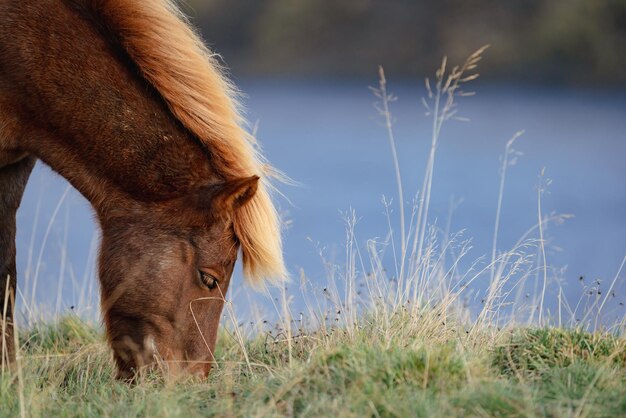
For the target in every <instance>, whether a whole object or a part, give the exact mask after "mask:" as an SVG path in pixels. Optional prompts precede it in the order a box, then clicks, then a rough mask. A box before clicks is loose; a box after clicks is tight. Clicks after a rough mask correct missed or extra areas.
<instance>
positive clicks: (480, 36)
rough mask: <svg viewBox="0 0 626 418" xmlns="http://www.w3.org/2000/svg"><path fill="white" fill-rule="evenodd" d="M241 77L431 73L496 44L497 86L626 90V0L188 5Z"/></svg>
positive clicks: (208, 1)
mask: <svg viewBox="0 0 626 418" xmlns="http://www.w3.org/2000/svg"><path fill="white" fill-rule="evenodd" d="M184 3H185V4H186V6H183V7H184V8H185V10H186V12H188V13H189V14H190V15H192V16H193V17H194V20H195V23H196V24H197V25H198V26H200V27H201V29H202V32H203V35H204V37H205V39H206V40H207V41H208V42H209V44H211V45H212V46H213V47H214V49H215V50H216V51H217V52H219V53H221V54H222V55H223V56H224V59H225V60H226V62H227V63H228V65H229V66H230V67H231V68H232V70H233V72H234V73H236V74H239V75H251V74H256V75H280V76H289V75H293V76H297V77H301V76H359V75H371V74H372V73H373V72H375V69H376V67H377V65H379V64H383V65H384V66H385V68H386V70H387V72H389V73H392V74H395V75H400V76H401V75H416V74H418V75H422V74H430V73H432V72H433V68H434V67H435V66H436V63H437V62H439V60H440V59H441V56H442V55H444V54H445V55H448V56H449V57H450V58H451V59H452V60H453V61H455V62H456V61H458V60H460V59H462V58H463V57H465V56H466V55H467V54H469V53H470V52H472V51H473V50H475V49H476V48H478V47H479V46H481V45H483V44H491V45H492V48H491V50H490V51H489V53H488V54H487V55H486V60H488V62H487V63H486V64H485V65H484V66H482V68H483V72H484V73H488V74H489V76H490V77H491V78H492V79H502V80H518V81H537V82H555V83H559V84H564V83H565V84H586V85H608V84H613V85H615V84H618V85H624V84H626V72H625V71H624V68H626V0H423V1H420V0H195V1H194V0H186V1H185V2H184Z"/></svg>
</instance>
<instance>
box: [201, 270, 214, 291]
mask: <svg viewBox="0 0 626 418" xmlns="http://www.w3.org/2000/svg"><path fill="white" fill-rule="evenodd" d="M198 272H199V273H200V281H201V282H202V284H203V285H205V286H206V287H207V288H209V289H211V290H212V289H215V288H216V287H217V284H218V280H217V279H216V278H215V277H214V276H212V275H211V274H209V273H206V272H204V271H202V270H198Z"/></svg>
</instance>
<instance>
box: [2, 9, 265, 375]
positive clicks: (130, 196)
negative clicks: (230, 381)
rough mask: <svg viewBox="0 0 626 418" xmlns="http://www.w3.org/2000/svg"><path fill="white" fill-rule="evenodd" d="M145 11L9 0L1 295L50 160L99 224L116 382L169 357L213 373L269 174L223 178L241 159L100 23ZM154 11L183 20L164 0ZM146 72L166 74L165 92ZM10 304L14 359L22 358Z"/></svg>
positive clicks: (5, 346)
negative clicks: (39, 165) (234, 279)
mask: <svg viewBox="0 0 626 418" xmlns="http://www.w3.org/2000/svg"><path fill="white" fill-rule="evenodd" d="M143 1H144V0H122V1H119V0H118V1H113V0H112V1H107V0H101V1H96V0H28V1H19V2H18V1H14V0H0V20H1V21H2V25H0V57H2V59H1V60H0V286H1V287H2V289H1V290H0V296H2V297H3V298H2V301H3V302H4V300H5V299H6V300H7V301H8V300H10V299H11V300H12V299H13V298H14V292H15V287H16V282H15V277H16V273H15V212H16V210H17V207H18V206H19V202H20V200H21V197H22V193H23V190H24V187H25V185H26V182H27V179H28V176H29V174H30V171H31V170H32V167H33V164H34V161H35V159H40V160H42V161H43V162H45V163H46V164H47V165H49V166H50V167H51V168H52V169H53V170H55V171H56V172H58V173H59V174H61V175H62V176H63V177H65V178H66V179H67V180H68V181H69V182H70V183H71V184H72V185H73V186H74V187H75V188H76V189H78V190H79V191H80V192H81V193H82V194H83V195H84V196H85V197H86V198H87V199H88V200H89V201H90V202H91V203H92V205H93V207H94V210H95V212H96V214H97V218H98V221H99V223H100V226H101V229H102V235H103V241H102V245H101V254H100V263H99V273H100V274H99V277H100V282H101V290H102V292H101V293H102V310H103V314H104V319H105V324H106V328H107V335H108V339H109V341H110V343H111V345H112V347H113V351H114V356H115V360H116V362H117V366H118V370H119V375H120V376H121V377H132V376H133V374H134V373H135V372H136V370H137V369H138V368H140V367H142V366H144V365H147V364H151V363H154V362H155V361H159V360H165V361H166V362H167V361H170V362H172V363H171V364H174V365H176V364H183V366H182V367H179V366H169V369H170V370H174V369H181V368H183V369H185V370H187V371H190V372H193V373H196V372H197V373H201V374H206V373H208V371H209V370H210V364H211V362H212V361H213V356H212V353H213V350H214V346H215V339H216V334H217V326H218V323H219V317H220V315H221V311H222V307H223V303H224V294H225V293H226V291H227V289H228V284H229V281H230V276H231V274H232V270H233V266H234V263H235V260H236V258H237V248H238V246H239V243H240V239H244V240H245V236H243V237H240V236H237V234H236V231H237V230H238V227H239V229H242V227H241V226H240V225H239V224H238V223H237V219H238V216H239V217H241V216H242V215H241V213H242V212H243V211H246V210H248V211H250V210H251V209H250V207H253V208H254V207H255V205H256V206H258V205H259V204H258V203H257V202H258V199H259V198H260V197H259V196H261V197H263V195H261V194H259V196H256V195H255V193H257V190H258V189H259V187H260V185H259V184H258V179H259V178H258V177H256V174H258V175H262V174H263V173H261V172H259V173H252V172H243V171H241V170H240V171H241V172H240V175H239V176H236V178H235V176H233V175H232V174H233V170H228V169H224V162H223V161H226V160H228V158H231V159H233V160H237V158H233V157H232V156H228V155H227V156H226V157H228V158H225V153H224V152H220V150H219V149H218V148H217V149H216V148H215V147H214V148H211V147H210V146H207V143H208V144H210V143H211V142H210V141H208V140H207V138H206V137H203V136H202V135H198V134H197V132H194V131H193V129H190V128H189V126H190V125H189V123H186V124H185V123H183V122H181V118H180V117H176V116H175V115H174V112H173V111H172V109H173V108H174V109H175V108H176V106H175V104H176V103H174V104H173V103H172V97H174V99H175V98H176V96H171V95H170V96H168V95H167V94H165V95H164V94H163V93H162V92H161V91H159V87H162V86H160V85H159V84H158V81H159V79H158V70H159V67H158V66H157V67H156V68H150V67H149V65H148V64H144V67H140V65H139V64H137V63H136V62H135V60H133V58H132V56H131V55H132V54H130V53H129V52H128V49H127V48H126V47H128V46H130V47H133V44H132V43H131V44H130V45H125V44H124V42H123V39H120V37H121V36H120V34H119V33H117V32H115V30H114V29H112V28H111V27H110V25H109V24H108V23H111V22H109V21H107V20H106V19H105V18H103V16H102V15H101V14H99V12H102V13H106V11H107V8H109V9H108V10H113V9H112V8H117V9H115V10H119V8H120V7H121V8H122V9H121V10H122V12H123V11H124V10H123V7H125V6H126V7H128V8H129V9H130V8H131V7H142V6H140V5H139V4H140V2H143ZM151 1H154V2H155V4H156V3H162V4H163V5H165V6H167V7H163V8H162V9H158V11H159V13H161V14H162V15H164V16H165V17H167V18H171V17H172V16H169V15H165V13H167V11H168V10H170V9H169V8H170V7H171V5H170V4H169V3H167V2H166V0H151ZM130 11H131V10H129V12H130ZM172 13H173V12H172ZM113 23H115V22H113ZM148 23H149V22H148ZM192 41H194V40H193V39H190V42H192ZM134 46H135V47H136V45H134ZM145 65H148V67H147V68H146V67H145ZM207 68H209V69H210V63H207ZM146 70H156V72H157V76H156V77H157V78H156V84H155V83H154V82H150V81H148V80H147V78H149V77H146V76H145V72H146ZM153 77H155V76H154V75H153ZM218 87H219V86H218ZM174 93H176V92H174ZM220 93H221V92H219V91H218V92H217V94H220ZM168 98H169V99H170V100H169V101H167V100H166V99H168ZM219 112H222V113H223V112H225V110H224V109H217V110H215V109H213V110H212V109H208V111H207V113H206V114H207V115H211V114H212V113H218V116H219ZM233 123H238V122H237V121H234V122H233ZM213 140H215V138H213ZM235 157H236V156H235ZM245 157H246V156H245V155H243V156H242V158H245ZM262 191H263V189H262ZM263 192H264V191H263ZM250 202H252V203H250ZM272 209H273V208H272ZM267 221H268V222H272V221H273V220H272V219H267ZM240 235H243V234H240ZM252 251H253V250H252ZM248 252H250V249H248ZM245 257H246V248H244V258H245ZM207 277H210V278H211V280H213V279H215V280H216V282H213V281H209V285H207ZM214 284H215V286H214ZM7 290H8V292H6V291H7ZM8 305H9V306H8V307H7V308H6V310H7V313H6V315H5V317H6V318H5V320H4V321H3V323H2V325H3V334H2V335H3V338H2V350H3V355H2V358H3V362H6V359H9V360H11V359H12V358H13V356H14V347H13V345H12V344H13V340H12V301H11V303H9V304H8Z"/></svg>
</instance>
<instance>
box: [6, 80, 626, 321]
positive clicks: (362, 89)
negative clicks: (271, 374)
mask: <svg viewBox="0 0 626 418" xmlns="http://www.w3.org/2000/svg"><path fill="white" fill-rule="evenodd" d="M374 82H375V80H373V81H372V84H373V83H374ZM240 85H241V87H242V90H243V91H244V92H245V93H246V94H247V96H248V98H247V100H246V105H247V108H248V114H249V119H250V120H251V121H252V122H257V123H258V124H257V126H258V128H257V136H258V138H259V140H260V142H261V143H262V145H263V148H264V152H265V155H266V156H267V157H268V159H269V160H270V161H271V162H272V163H273V164H274V165H275V166H276V167H278V168H279V169H280V170H282V171H283V172H285V173H286V174H287V175H288V176H289V177H291V178H292V179H293V180H294V181H296V182H298V185H297V186H280V190H281V191H282V192H283V193H284V195H285V196H286V197H287V198H288V200H287V199H279V202H280V208H281V211H282V212H283V213H284V215H285V217H286V219H288V220H289V227H288V229H287V230H286V232H285V256H286V259H287V264H288V267H289V269H290V271H291V272H292V273H294V276H298V274H299V273H298V272H299V271H300V269H303V270H304V272H305V273H306V275H307V277H309V279H310V280H311V281H312V282H314V283H320V286H322V285H323V284H322V283H324V280H325V270H324V265H323V263H322V262H321V260H320V256H319V252H320V251H322V252H323V253H324V254H325V257H326V258H328V259H330V260H335V261H336V262H337V263H339V264H341V263H343V258H342V257H343V253H344V251H345V248H344V246H345V235H346V232H345V222H344V220H343V215H342V213H345V212H346V211H348V210H350V209H351V208H353V209H354V210H355V211H356V214H357V217H358V219H359V221H358V224H357V228H356V236H357V240H358V241H359V242H360V243H365V241H366V240H367V239H370V238H379V239H380V240H381V241H382V240H384V239H385V237H386V236H387V234H388V232H389V227H388V224H387V218H386V216H385V207H384V205H383V203H382V197H383V196H385V197H386V198H387V200H393V201H392V203H391V208H392V209H393V210H394V213H393V214H392V218H393V220H392V226H393V228H395V229H396V231H397V217H396V212H397V197H396V183H395V174H394V168H393V163H392V157H391V152H390V148H389V143H388V140H387V136H386V132H385V130H384V128H383V127H382V126H381V125H380V117H379V116H378V115H377V114H376V111H375V109H374V108H373V106H372V103H373V102H374V101H375V99H374V97H373V96H372V94H371V92H370V91H369V90H368V88H367V87H368V84H367V83H366V82H337V81H316V82H299V81H289V82H279V81H272V80H248V81H243V82H241V83H240ZM389 89H390V90H391V91H393V92H394V93H395V94H396V95H397V96H398V98H399V99H398V101H397V102H394V103H393V104H392V112H393V114H394V117H395V119H396V123H395V126H394V130H395V138H396V145H397V148H398V154H399V160H400V166H401V171H402V175H403V181H404V190H405V199H406V200H407V208H406V210H407V211H409V212H410V201H411V200H412V197H413V196H415V194H416V193H417V191H418V189H419V187H420V186H421V183H422V179H423V175H424V171H425V166H426V161H427V156H428V150H429V146H430V127H431V120H430V119H429V118H427V117H425V116H424V108H423V106H422V104H421V102H420V98H421V97H422V95H423V94H424V91H423V89H422V88H421V83H417V82H416V83H410V82H401V83H397V84H394V83H391V84H390V86H389ZM476 90H477V92H478V94H477V95H476V96H474V97H467V98H462V99H461V101H460V102H459V115H461V116H464V117H467V118H469V119H470V121H469V122H460V121H452V120H451V121H449V123H447V124H446V125H445V126H444V129H443V132H442V136H441V139H440V145H439V148H438V151H437V159H436V164H435V172H434V179H433V191H432V198H431V211H430V221H431V222H433V223H435V224H436V225H438V226H439V227H441V228H442V229H447V228H449V230H450V231H452V232H455V231H460V230H463V236H464V237H467V238H469V237H471V238H472V243H473V244H472V245H473V249H472V252H471V254H470V255H469V256H468V259H469V260H470V261H471V260H474V259H476V258H478V257H480V256H482V255H488V256H490V254H491V239H492V234H493V228H494V220H495V214H496V206H497V200H498V190H499V182H500V175H499V170H500V165H501V163H500V160H499V158H500V156H501V155H502V153H503V152H504V148H505V144H506V142H507V140H508V139H509V138H510V137H511V136H512V135H513V134H515V133H516V132H517V131H520V130H525V133H524V135H523V136H522V137H520V138H519V139H518V140H517V141H516V142H515V144H514V148H515V150H516V151H518V152H520V153H521V155H520V156H519V157H518V158H517V163H516V164H515V165H514V166H511V167H509V168H508V171H507V178H506V183H505V189H504V200H503V206H502V216H501V227H500V234H499V239H498V242H499V245H498V248H499V249H501V250H506V249H508V248H510V247H511V246H512V245H513V244H514V243H515V242H516V241H517V240H518V239H519V237H520V236H521V235H522V234H523V233H524V232H525V231H526V230H528V229H529V228H530V227H532V226H533V225H534V224H536V223H537V221H538V213H537V195H538V193H537V186H538V184H539V181H540V173H541V172H542V170H544V177H543V179H544V180H543V181H544V182H545V181H546V180H547V179H549V180H551V184H550V185H549V187H548V190H547V192H546V193H544V194H543V195H542V202H541V203H542V213H543V214H550V213H553V212H554V213H562V214H572V215H574V217H573V218H571V219H568V220H567V222H565V223H564V224H562V225H552V224H550V225H548V226H547V228H546V231H545V234H546V236H545V238H546V240H547V241H546V242H547V253H546V257H547V264H548V266H549V268H550V275H553V276H557V277H559V279H560V280H561V283H562V286H563V289H564V292H565V294H566V296H567V297H568V298H569V299H570V300H571V301H572V302H573V303H574V304H575V303H576V301H577V300H578V298H580V295H581V294H582V292H583V291H584V290H585V289H587V288H585V286H591V285H592V282H593V281H594V280H596V279H598V280H600V281H601V285H600V286H601V288H602V289H605V291H606V289H607V288H608V286H609V284H610V282H611V281H612V280H613V278H614V277H615V275H616V273H617V272H618V269H619V267H620V263H621V262H622V259H623V258H624V256H625V255H626V163H625V159H626V95H624V94H623V92H614V91H610V90H606V91H580V90H566V89H552V88H547V87H539V86H537V87H528V86H513V85H488V84H483V85H477V86H476ZM451 205H452V206H453V207H454V211H452V215H451V217H450V216H449V214H450V212H451V211H450V209H451ZM448 219H450V220H449V221H448ZM17 247H18V271H19V286H20V290H21V298H20V302H21V304H22V311H23V312H25V314H27V315H28V314H29V312H28V308H27V306H33V302H34V303H35V305H38V306H40V307H41V311H42V312H44V313H45V314H46V315H49V314H51V313H67V312H70V311H72V310H74V311H80V312H81V313H82V314H85V315H96V312H97V288H98V283H97V280H96V279H95V278H94V277H95V276H94V266H95V260H94V258H95V253H96V252H95V251H96V248H97V231H96V227H95V224H94V221H93V214H92V212H91V209H90V208H89V205H88V203H87V202H86V201H85V200H84V199H83V198H82V197H81V196H80V195H79V194H78V193H77V192H75V191H74V190H71V189H68V186H67V183H66V182H65V181H64V180H63V179H61V178H60V177H59V176H57V175H56V174H54V173H52V172H51V171H50V170H49V169H48V168H47V167H45V166H43V165H41V164H38V166H37V167H36V169H35V171H34V173H33V175H32V177H31V180H30V183H29V185H28V188H27V190H26V194H25V198H24V201H23V204H22V207H21V208H20V211H19V214H18V238H17ZM236 275H237V278H236V279H235V281H234V283H233V288H232V289H233V291H234V293H231V295H235V296H237V295H238V294H239V292H237V289H239V288H241V287H242V284H241V279H240V277H239V276H240V273H239V271H237V272H236ZM581 276H582V277H583V278H584V279H583V281H582V282H581V280H580V277H581ZM625 277H626V271H622V273H621V278H622V279H621V280H619V281H618V284H617V286H616V287H615V288H614V291H615V292H616V294H615V297H614V298H612V301H611V302H612V304H613V306H612V308H611V309H612V312H613V315H614V316H615V317H616V318H619V317H620V315H621V316H623V315H624V311H623V306H622V305H619V304H620V303H624V302H626V293H625V291H626V286H625V285H624V281H625V280H624V278H625ZM33 288H34V289H35V291H34V292H33ZM553 291H554V290H553ZM552 296H554V294H552ZM246 297H250V296H246ZM251 297H253V298H255V299H257V300H259V301H260V303H261V304H264V303H266V302H264V301H263V299H264V298H265V297H264V296H263V295H260V294H257V295H253V296H251Z"/></svg>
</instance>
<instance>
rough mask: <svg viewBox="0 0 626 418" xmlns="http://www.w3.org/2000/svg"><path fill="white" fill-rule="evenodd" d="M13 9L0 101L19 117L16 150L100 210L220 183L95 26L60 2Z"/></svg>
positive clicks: (200, 151)
mask: <svg viewBox="0 0 626 418" xmlns="http://www.w3.org/2000/svg"><path fill="white" fill-rule="evenodd" d="M16 3H18V4H16V5H15V6H12V7H13V13H14V16H12V19H8V20H7V21H8V22H10V23H11V25H12V26H14V27H7V25H4V29H0V47H2V45H1V43H2V38H4V39H5V40H6V39H8V36H12V37H13V39H14V41H13V46H12V47H11V48H3V50H6V51H3V52H4V56H3V64H0V96H2V97H1V98H2V99H3V100H4V101H5V102H7V101H8V102H9V103H10V106H9V107H10V108H11V109H12V113H13V114H14V116H15V117H16V118H17V119H19V123H18V124H16V125H19V126H21V127H22V128H21V129H22V132H20V133H19V134H18V136H19V137H20V138H21V139H20V143H19V147H20V148H22V149H25V150H26V151H28V152H30V153H31V154H34V155H36V156H37V157H39V158H40V159H42V160H43V161H44V162H46V163H47V164H48V165H50V166H51V167H52V168H53V169H54V170H55V171H57V172H59V173H60V174H61V175H63V176H64V177H65V178H67V179H68V180H69V181H70V182H71V183H72V184H73V185H74V186H75V187H76V188H77V189H78V190H79V191H80V192H81V193H82V194H83V195H85V196H86V197H87V199H89V200H90V201H91V202H92V203H93V204H94V206H95V207H96V210H98V211H102V210H104V209H105V207H106V206H107V205H110V204H111V203H110V202H111V201H114V200H115V199H112V198H114V197H117V198H123V199H131V200H137V201H148V202H151V201H163V200H167V199H172V198H176V197H179V196H181V195H184V194H186V193H189V192H190V191H192V190H194V189H196V188H198V187H200V186H202V185H207V184H211V183H214V182H217V181H219V180H220V176H219V175H218V174H217V172H216V171H215V170H214V169H213V168H212V166H211V161H210V157H211V156H210V153H209V152H207V151H206V150H205V149H204V148H203V146H202V145H201V144H200V142H199V141H197V140H196V139H195V138H194V137H193V135H191V134H190V133H189V132H188V131H187V130H186V129H185V128H184V127H183V126H182V125H181V124H180V123H179V122H178V121H177V120H176V119H175V118H174V117H173V115H172V114H171V112H170V111H169V109H168V108H167V106H166V104H165V103H164V101H163V99H162V98H161V97H160V95H159V94H158V93H157V92H156V91H155V90H154V89H153V88H152V87H151V86H150V85H149V84H148V83H147V82H146V81H145V80H144V79H143V78H142V77H141V75H140V74H139V72H138V70H137V69H136V67H135V65H134V64H133V63H132V62H131V61H130V59H129V58H128V57H127V56H126V54H125V53H124V52H123V51H122V50H121V49H120V48H119V47H118V46H116V44H115V42H112V41H111V40H110V39H107V37H106V36H104V35H103V33H102V32H101V31H100V30H98V29H97V27H96V25H94V24H93V22H91V21H90V20H89V19H88V18H85V17H84V16H81V15H80V14H78V13H77V12H76V11H75V10H73V9H70V8H68V7H67V6H66V5H65V4H64V3H63V2H40V3H41V6H36V4H37V2H34V3H33V2H26V3H29V6H28V7H21V6H20V5H19V3H21V2H16ZM44 3H45V4H44ZM34 4H35V5H34ZM40 9H41V10H40ZM9 13H11V11H9ZM42 20H43V22H42ZM32 21H37V22H41V24H37V25H32V24H29V22H32ZM69 22H71V24H70V23H69ZM22 28H24V29H22ZM25 56H28V59H27V60H25V59H23V57H25ZM1 103H2V101H1V100H0V104H1Z"/></svg>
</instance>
